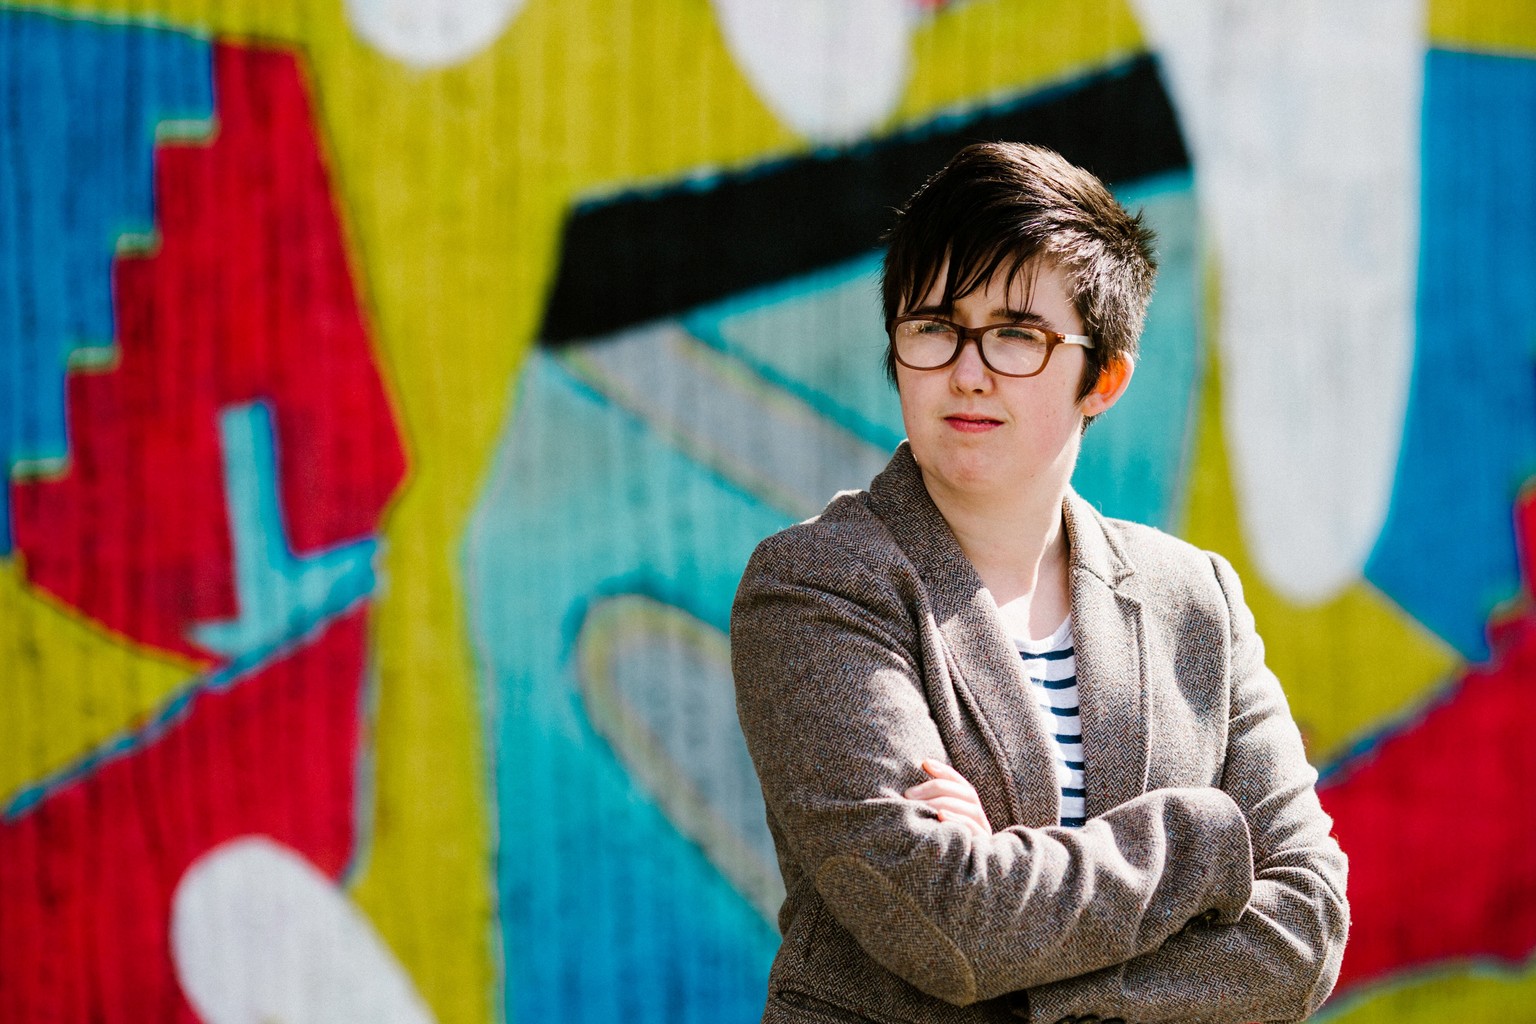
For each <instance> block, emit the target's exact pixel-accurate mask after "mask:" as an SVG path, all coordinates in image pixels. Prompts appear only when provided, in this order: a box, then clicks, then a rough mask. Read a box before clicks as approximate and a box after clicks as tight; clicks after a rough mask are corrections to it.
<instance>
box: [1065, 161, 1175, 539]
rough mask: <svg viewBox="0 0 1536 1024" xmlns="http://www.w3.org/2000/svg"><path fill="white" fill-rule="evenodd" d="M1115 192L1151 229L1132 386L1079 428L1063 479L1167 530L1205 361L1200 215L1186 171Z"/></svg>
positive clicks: (1107, 505) (1099, 501) (1101, 502)
mask: <svg viewBox="0 0 1536 1024" xmlns="http://www.w3.org/2000/svg"><path fill="white" fill-rule="evenodd" d="M1116 196H1117V198H1118V199H1119V200H1120V201H1121V202H1122V203H1123V204H1125V206H1126V208H1127V209H1130V210H1140V211H1141V212H1142V214H1143V215H1144V217H1145V218H1146V222H1147V225H1148V226H1149V227H1151V228H1152V230H1153V231H1155V232H1156V233H1157V254H1158V272H1157V290H1156V292H1154V293H1153V296H1152V305H1151V307H1150V308H1149V309H1148V310H1147V325H1146V329H1145V330H1144V331H1143V332H1142V335H1141V355H1140V357H1139V358H1138V360H1137V363H1136V372H1135V375H1134V376H1133V377H1132V378H1131V386H1130V388H1129V390H1127V391H1126V393H1125V397H1124V398H1122V399H1121V400H1120V401H1119V402H1117V403H1116V404H1115V407H1114V408H1113V409H1111V410H1109V412H1107V413H1105V414H1104V415H1103V416H1101V417H1099V418H1098V419H1097V420H1095V421H1094V423H1093V425H1092V426H1090V427H1089V428H1088V433H1087V434H1086V435H1084V437H1083V448H1082V452H1081V454H1080V455H1079V456H1078V460H1077V469H1076V471H1075V472H1074V473H1073V475H1072V485H1073V486H1074V487H1075V488H1076V489H1077V490H1078V492H1079V493H1080V494H1082V495H1083V497H1085V498H1087V499H1088V500H1089V501H1091V502H1093V503H1094V504H1095V505H1096V506H1098V508H1099V509H1100V510H1101V511H1102V512H1104V514H1105V515H1110V516H1118V517H1119V518H1121V519H1131V520H1135V521H1136V522H1139V523H1149V524H1151V525H1152V526H1156V527H1159V528H1161V529H1164V530H1171V529H1173V528H1174V527H1175V526H1176V525H1177V523H1176V522H1175V520H1176V519H1177V517H1178V514H1179V511H1180V509H1181V508H1182V507H1183V504H1184V486H1185V482H1186V480H1187V479H1188V476H1189V460H1190V457H1191V452H1192V450H1193V447H1194V440H1195V424H1196V411H1197V405H1198V402H1197V389H1198V387H1199V381H1200V378H1201V374H1202V373H1203V369H1204V356H1203V353H1204V346H1203V345H1201V343H1200V296H1201V292H1202V289H1201V281H1200V245H1199V213H1198V210H1197V208H1196V204H1195V197H1194V193H1193V191H1192V184H1191V179H1190V177H1189V175H1187V174H1178V175H1171V176H1167V177H1160V178H1157V179H1152V180H1148V181H1144V182H1139V183H1137V184H1136V185H1133V186H1129V187H1126V188H1121V189H1119V190H1117V191H1116Z"/></svg>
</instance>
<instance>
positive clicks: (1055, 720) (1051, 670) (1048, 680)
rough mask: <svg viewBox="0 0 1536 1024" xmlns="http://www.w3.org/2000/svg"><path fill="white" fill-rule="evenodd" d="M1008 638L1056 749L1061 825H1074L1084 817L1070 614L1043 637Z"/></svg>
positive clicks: (1080, 745)
mask: <svg viewBox="0 0 1536 1024" xmlns="http://www.w3.org/2000/svg"><path fill="white" fill-rule="evenodd" d="M1013 642H1014V644H1015V646H1017V647H1018V649H1019V657H1021V658H1023V659H1024V674H1025V675H1027V676H1029V681H1030V682H1031V683H1033V684H1034V687H1035V700H1036V703H1038V704H1039V706H1040V711H1041V714H1042V716H1043V718H1044V719H1045V732H1046V735H1047V736H1049V737H1050V738H1051V742H1052V744H1053V745H1054V746H1055V748H1056V783H1057V785H1059V786H1060V787H1061V824H1063V825H1065V826H1067V827H1068V828H1077V827H1078V826H1080V825H1082V824H1083V822H1084V821H1086V820H1087V817H1086V816H1087V808H1086V807H1085V805H1084V801H1083V727H1082V721H1081V719H1080V718H1079V717H1078V705H1077V656H1076V653H1075V652H1074V650H1073V647H1072V616H1070V615H1068V616H1067V618H1066V621H1065V622H1063V623H1062V624H1061V626H1060V627H1058V628H1057V630H1056V632H1055V633H1052V634H1051V635H1050V636H1049V637H1047V638H1046V639H1044V640H1030V639H1028V638H1027V637H1021V636H1015V637H1014V638H1013Z"/></svg>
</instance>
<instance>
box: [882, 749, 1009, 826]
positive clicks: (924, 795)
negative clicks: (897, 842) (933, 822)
mask: <svg viewBox="0 0 1536 1024" xmlns="http://www.w3.org/2000/svg"><path fill="white" fill-rule="evenodd" d="M922 769H923V771H924V772H926V773H927V774H928V775H929V776H931V778H929V780H928V781H927V782H920V783H918V784H917V785H915V786H913V787H912V788H911V789H909V790H907V791H906V792H905V793H903V794H902V796H904V797H906V798H907V799H908V800H916V801H918V802H919V803H924V804H927V805H928V806H929V807H931V808H933V810H934V811H936V812H938V815H939V820H940V821H953V822H957V823H959V824H961V825H964V826H965V827H966V828H968V829H970V830H971V831H972V832H975V833H977V834H978V835H983V836H990V835H991V834H992V825H991V823H990V822H988V821H987V812H986V811H984V810H982V809H981V798H980V797H978V796H977V795H976V787H975V786H972V785H971V784H970V783H969V782H967V781H965V776H964V775H961V774H960V773H959V772H957V771H955V770H954V769H953V768H951V767H950V766H949V765H947V764H944V763H942V762H940V761H924V762H923V764H922Z"/></svg>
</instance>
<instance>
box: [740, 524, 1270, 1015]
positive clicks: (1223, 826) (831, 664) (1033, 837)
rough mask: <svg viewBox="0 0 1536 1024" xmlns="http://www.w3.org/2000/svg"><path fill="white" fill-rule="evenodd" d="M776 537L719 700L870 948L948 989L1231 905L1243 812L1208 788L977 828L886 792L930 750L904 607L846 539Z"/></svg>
mask: <svg viewBox="0 0 1536 1024" xmlns="http://www.w3.org/2000/svg"><path fill="white" fill-rule="evenodd" d="M783 537H784V535H780V537H779V538H773V539H770V540H769V541H768V542H765V544H764V545H763V546H762V547H760V548H759V550H758V553H757V554H756V555H754V557H753V561H752V563H751V564H750V565H749V567H748V569H747V573H746V575H745V577H744V580H743V583H742V587H741V590H740V591H739V593H738V597H737V603H736V606H735V609H734V612H733V616H732V626H731V640H732V661H733V668H734V672H735V676H736V689H737V706H738V711H739V713H740V717H741V723H742V729H743V731H744V733H745V735H746V739H747V746H748V749H749V750H750V751H751V754H752V758H753V761H754V763H755V765H756V767H757V771H758V776H759V779H760V780H761V782H762V786H763V795H764V798H765V800H766V802H767V805H768V808H769V812H770V813H771V814H772V815H773V816H774V818H775V820H776V821H777V822H778V823H779V825H780V826H781V829H782V832H783V835H784V837H785V840H786V842H787V843H788V845H789V846H790V847H791V853H792V856H793V857H794V859H795V861H796V862H797V863H798V864H799V865H800V867H801V868H802V869H803V870H804V872H805V874H806V875H807V877H809V878H810V879H812V880H813V882H814V884H815V886H816V889H817V891H818V893H819V894H820V895H821V897H822V899H823V900H824V902H825V903H826V905H827V907H828V909H829V910H830V911H831V913H832V914H833V915H834V916H835V917H836V918H837V920H838V921H839V923H840V924H842V926H843V927H844V928H846V929H847V930H848V931H849V932H850V933H851V934H852V935H853V936H854V937H855V939H857V940H858V942H859V943H860V945H861V946H862V947H863V948H864V950H865V951H866V952H867V953H868V954H869V955H870V956H871V957H872V958H873V959H875V960H876V961H877V962H879V963H880V964H881V965H883V966H884V967H886V968H887V969H888V970H890V971H892V972H894V973H895V974H897V975H898V976H900V977H902V978H904V979H905V980H907V981H908V982H910V983H911V984H913V985H916V986H917V987H918V988H920V989H922V990H923V991H925V992H928V993H929V994H931V995H934V996H937V997H939V998H942V999H945V1000H947V1001H949V1002H952V1003H956V1004H959V1005H964V1004H967V1003H971V1002H974V1001H976V1000H980V999H987V998H991V997H994V996H997V995H1001V994H1004V993H1007V992H1012V991H1016V990H1018V989H1021V988H1026V987H1029V986H1032V985H1040V984H1043V983H1046V982H1049V981H1053V980H1056V979H1062V978H1070V977H1073V976H1076V975H1081V974H1083V973H1084V972H1088V971H1093V970H1096V969H1098V968H1102V967H1106V966H1110V965H1114V964H1120V963H1124V962H1125V961H1127V960H1131V959H1132V958H1135V957H1137V956H1140V955H1143V954H1146V953H1150V952H1152V951H1153V950H1156V949H1158V948H1159V947H1161V946H1162V945H1163V944H1164V943H1165V942H1167V941H1168V940H1169V939H1171V938H1172V937H1174V936H1175V935H1177V934H1178V933H1179V932H1180V930H1181V929H1182V928H1183V927H1184V926H1185V925H1186V923H1187V922H1189V921H1190V920H1191V919H1192V918H1195V917H1197V916H1200V915H1204V914H1213V915H1214V918H1215V919H1216V920H1220V921H1236V920H1238V919H1239V917H1240V916H1241V914H1242V912H1243V910H1244V908H1245V907H1246V906H1247V904H1248V900H1249V896H1250V892H1251V889H1252V884H1253V866H1252V860H1251V852H1250V848H1249V839H1248V824H1247V821H1246V820H1245V817H1244V815H1243V813H1242V811H1241V810H1239V808H1238V806H1237V804H1236V803H1235V802H1234V800H1233V798H1232V797H1231V796H1229V795H1228V794H1226V793H1223V792H1221V791H1220V790H1217V789H1214V788H1205V789H1167V790H1158V791H1156V792H1152V793H1147V794H1144V795H1143V796H1141V797H1138V798H1137V799H1135V800H1132V801H1129V802H1127V803H1125V804H1123V805H1121V806H1120V807H1117V808H1115V809H1114V810H1113V811H1111V812H1110V813H1108V814H1105V815H1103V816H1101V817H1099V818H1097V819H1095V820H1094V821H1091V822H1089V823H1088V824H1087V825H1086V826H1084V827H1083V828H1081V829H1076V830H1069V829H1060V828H1042V829H1031V828H1022V827H1012V828H1007V829H1004V830H1002V831H1000V832H998V833H996V834H995V835H990V836H981V835H977V834H975V833H973V832H972V830H970V829H968V828H966V827H964V826H963V825H961V824H958V823H953V822H948V823H947V822H941V821H939V820H938V818H937V815H936V814H935V813H934V812H933V811H932V810H930V809H929V808H927V807H925V806H923V805H922V804H921V803H920V802H919V801H914V800H909V799H906V798H905V797H904V796H903V793H904V791H905V790H907V789H908V788H910V787H911V786H913V785H916V784H918V783H921V782H923V781H924V780H925V778H926V776H925V775H924V773H923V772H922V770H921V767H920V765H921V763H922V762H923V761H924V760H925V759H929V760H934V761H948V760H949V757H948V755H947V753H946V751H945V747H944V744H943V742H942V740H941V737H940V734H939V731H938V727H937V725H936V724H935V722H934V720H933V717H932V715H931V714H930V712H929V707H928V703H927V700H926V698H925V690H924V680H923V679H922V677H921V675H920V673H919V671H918V665H917V662H918V660H919V659H920V655H919V654H918V653H917V651H918V641H917V638H916V626H915V624H914V623H913V621H912V619H913V611H912V609H911V608H909V607H907V606H906V605H905V604H903V602H902V600H901V598H900V596H899V595H898V593H897V588H896V586H895V584H894V583H892V582H891V581H890V580H887V579H884V578H883V577H882V576H881V573H880V571H879V570H873V571H872V570H871V569H869V568H868V567H867V566H865V565H863V564H861V560H860V559H859V558H858V557H857V555H856V553H855V552H850V551H845V550H839V549H837V547H836V545H835V544H831V543H827V542H826V541H825V540H823V542H822V543H821V548H820V549H819V550H818V549H816V548H814V547H811V548H810V550H809V551H808V543H807V540H806V538H804V537H800V538H799V539H798V540H797V541H795V542H786V541H785V540H784V539H783Z"/></svg>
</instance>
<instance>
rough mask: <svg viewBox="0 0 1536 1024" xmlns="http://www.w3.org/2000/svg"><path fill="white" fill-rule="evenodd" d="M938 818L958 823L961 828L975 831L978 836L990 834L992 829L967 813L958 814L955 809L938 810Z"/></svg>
mask: <svg viewBox="0 0 1536 1024" xmlns="http://www.w3.org/2000/svg"><path fill="white" fill-rule="evenodd" d="M937 813H938V816H939V820H940V821H942V822H946V823H952V824H955V825H959V826H961V827H962V828H965V829H968V830H969V831H971V832H975V833H976V834H977V835H979V836H984V835H990V834H991V832H992V830H991V829H990V828H988V827H987V826H986V825H985V824H984V823H982V822H980V821H977V820H976V819H975V818H973V817H971V816H970V815H969V814H960V813H957V812H955V811H943V810H941V811H938V812H937Z"/></svg>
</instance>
